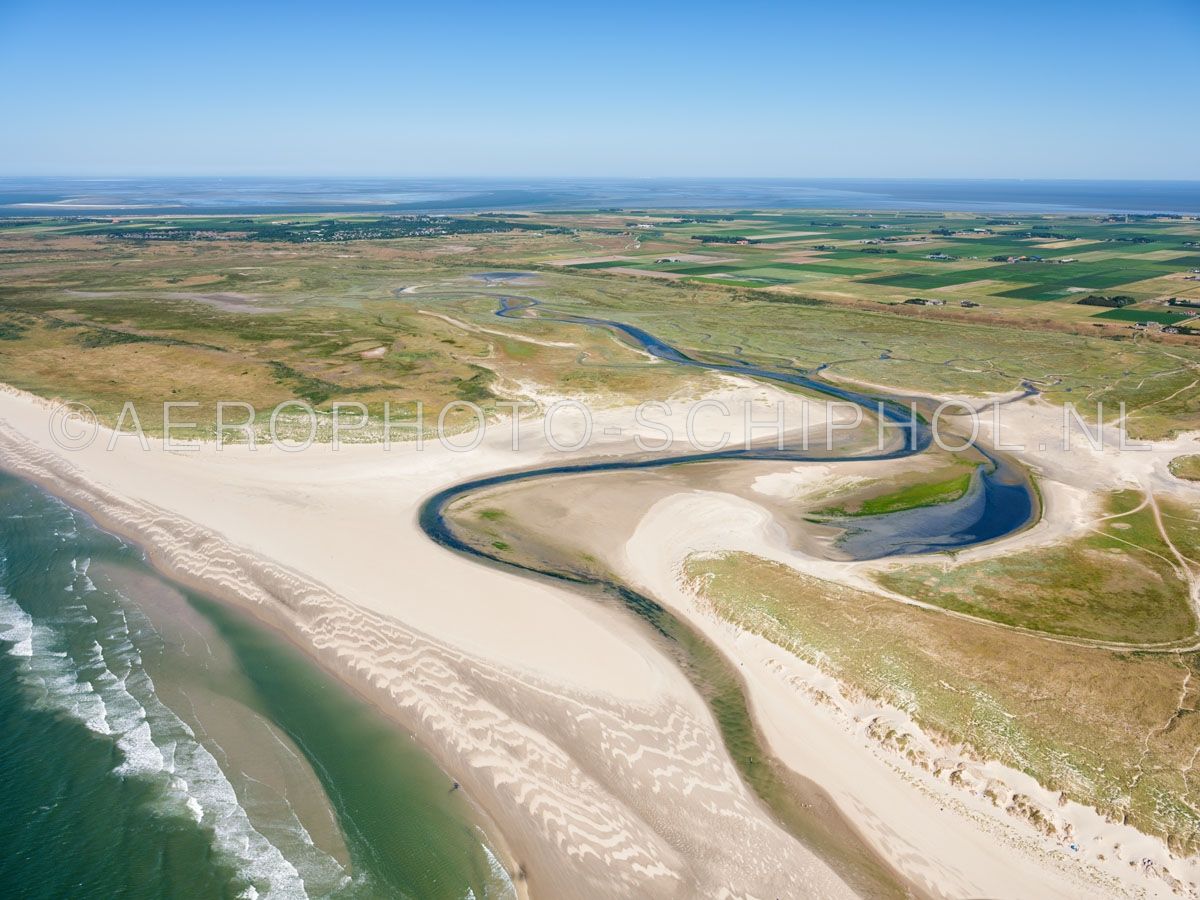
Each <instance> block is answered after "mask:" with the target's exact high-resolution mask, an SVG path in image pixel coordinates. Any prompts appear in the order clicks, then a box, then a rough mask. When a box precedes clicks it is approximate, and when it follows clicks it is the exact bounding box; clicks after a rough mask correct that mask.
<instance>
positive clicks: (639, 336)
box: [418, 294, 1040, 897]
mask: <svg viewBox="0 0 1200 900" xmlns="http://www.w3.org/2000/svg"><path fill="white" fill-rule="evenodd" d="M459 296H461V294H460V295H459ZM485 296H488V297H491V298H493V299H496V295H495V294H487V295H485ZM498 299H499V301H500V305H499V308H498V309H497V310H496V315H497V316H499V317H501V318H505V319H522V318H526V317H528V316H531V315H532V314H533V310H534V307H537V306H540V303H539V301H537V300H536V299H534V298H531V297H518V296H512V295H506V296H502V297H499V298H498ZM544 309H545V308H544V307H543V308H542V309H539V310H538V311H537V317H538V319H539V320H540V321H551V322H557V323H561V324H568V325H579V326H582V327H592V328H602V329H606V330H608V331H610V332H613V333H615V334H617V335H618V336H619V337H621V338H622V339H624V340H626V341H628V342H629V343H631V344H633V345H634V346H636V347H637V348H639V349H641V350H644V351H645V352H647V353H649V354H650V355H651V356H653V357H655V358H657V359H661V360H664V361H666V362H671V363H675V364H677V365H681V366H688V367H695V368H700V369H706V370H708V371H714V372H722V373H727V374H733V375H738V376H742V377H750V378H757V379H764V380H767V381H773V382H776V383H781V384H784V385H789V386H791V387H795V388H800V389H803V390H808V391H812V392H815V393H817V394H820V395H822V396H824V397H828V398H830V399H831V400H836V401H840V402H843V403H850V404H854V405H856V406H858V407H860V408H861V409H862V410H863V411H864V413H871V414H874V415H877V416H879V417H880V418H881V419H882V420H884V421H886V423H887V424H888V425H889V426H890V427H891V428H892V429H893V430H894V432H895V433H896V434H898V435H902V436H903V437H902V439H900V440H899V441H894V442H893V443H894V446H892V447H890V448H889V449H881V450H879V451H877V452H874V453H867V454H841V455H839V454H837V453H835V452H834V451H833V449H832V448H826V449H825V450H810V449H798V448H794V447H787V448H785V449H782V450H780V449H777V448H759V447H742V448H732V449H723V450H719V451H713V452H705V453H688V454H681V455H674V456H670V455H663V456H644V457H638V458H631V459H620V460H612V459H604V460H598V461H592V462H583V463H573V464H564V465H551V466H542V467H538V468H534V469H528V470H524V471H515V472H504V473H500V474H496V475H490V476H487V477H483V478H476V479H472V480H469V481H465V482H462V483H460V484H457V485H453V486H451V487H448V488H445V489H443V490H441V491H439V492H437V493H435V494H433V495H432V496H431V497H429V498H428V499H427V500H426V501H425V502H424V503H423V504H422V506H421V509H420V511H419V513H418V520H419V523H420V526H421V528H422V529H423V530H424V532H425V533H426V534H427V535H428V536H429V538H430V539H431V540H433V541H435V542H436V543H438V544H440V545H442V546H443V547H447V548H449V549H451V550H454V551H456V552H459V553H463V554H466V555H468V556H471V557H473V558H475V559H477V560H479V561H480V562H482V563H484V564H487V565H494V566H500V567H503V568H505V569H508V570H510V571H512V570H516V571H519V572H521V573H523V574H525V575H527V576H530V577H535V578H542V579H550V580H553V581H557V582H560V583H563V582H565V583H568V584H570V585H572V586H574V587H576V588H577V589H580V590H583V591H584V592H586V593H588V594H589V595H592V596H596V597H599V598H601V599H605V600H607V601H608V602H614V603H617V604H619V605H620V606H621V607H623V608H624V609H626V610H628V611H630V612H632V613H633V614H635V615H636V616H637V617H638V618H640V619H641V620H642V621H643V622H645V623H646V624H647V625H648V626H649V627H650V628H652V629H653V632H654V634H655V635H656V639H657V640H658V641H659V642H660V644H661V645H662V647H663V649H664V650H665V651H666V652H667V653H668V654H669V655H670V656H671V657H672V658H674V659H675V660H676V661H677V662H678V664H679V665H680V666H681V668H682V669H683V670H684V671H685V672H686V674H687V675H688V677H689V678H690V679H691V681H692V682H693V684H694V685H695V686H696V688H697V689H698V691H699V692H700V693H701V695H702V696H703V697H704V698H705V699H706V701H707V702H708V704H709V707H710V709H711V710H712V713H713V716H714V718H715V719H716V721H717V724H718V726H719V728H720V730H721V734H722V737H723V739H724V741H725V744H726V747H727V749H728V751H729V753H730V756H731V757H732V759H733V761H734V762H735V764H736V765H737V767H738V769H739V771H740V773H741V775H742V777H743V778H744V779H745V781H746V782H747V784H748V785H749V786H750V787H751V788H752V789H753V790H754V791H755V792H756V794H757V795H758V796H759V797H760V798H761V799H762V800H763V802H764V803H765V804H766V805H767V807H768V808H769V809H770V810H771V811H772V812H773V813H774V815H775V817H776V819H777V820H778V821H779V822H780V824H781V825H782V826H783V827H784V828H786V829H787V830H788V831H789V832H790V833H792V834H793V835H794V836H796V837H797V838H798V839H800V840H801V841H802V842H804V843H805V844H807V845H808V846H809V847H810V848H812V849H813V850H814V851H815V852H817V853H818V854H819V855H821V856H822V857H823V858H824V859H825V860H826V861H827V862H829V863H830V864H831V865H832V866H833V867H834V868H835V869H836V870H837V871H838V872H839V874H841V875H842V877H843V878H845V879H846V880H847V882H848V883H849V884H850V885H851V886H852V887H854V888H855V889H856V890H858V891H859V892H860V893H862V894H863V895H865V896H875V897H883V896H905V895H912V893H913V892H914V890H915V886H914V885H911V884H907V883H905V882H904V881H903V879H902V878H901V877H900V876H899V875H898V874H897V873H896V872H895V871H894V870H893V869H892V868H891V867H890V866H889V865H888V864H887V863H886V862H885V861H884V860H883V859H882V858H881V857H879V856H878V855H877V854H876V853H875V852H874V850H873V849H872V848H870V847H869V846H868V845H867V844H866V842H865V841H864V840H863V839H862V838H861V836H860V835H859V834H858V833H857V832H856V831H855V830H854V829H853V827H852V826H851V825H850V824H849V823H848V822H847V821H846V820H845V819H844V818H843V817H842V816H841V814H840V813H839V811H838V810H837V807H836V805H835V804H834V803H833V801H832V799H831V798H829V797H828V795H827V794H825V793H824V791H822V790H821V789H820V788H819V787H818V786H817V785H815V784H814V783H812V782H810V781H808V780H807V779H804V778H801V777H800V776H798V775H797V774H796V773H794V772H792V771H791V770H790V769H788V768H787V767H786V766H784V765H783V764H781V763H780V762H779V761H777V760H776V759H774V758H773V757H772V756H771V754H770V753H769V751H768V750H767V749H766V742H765V740H764V739H763V737H762V735H761V733H760V731H759V729H758V727H757V725H756V723H755V721H754V717H753V714H752V712H751V710H750V708H749V706H748V702H747V698H746V694H745V690H744V685H743V683H742V680H741V676H740V675H739V674H738V673H737V671H736V669H735V667H734V666H733V665H732V664H731V663H730V662H729V661H728V660H727V659H726V658H725V657H724V656H723V655H722V654H721V653H720V652H719V651H718V650H717V649H716V647H715V646H713V645H712V644H711V643H710V642H709V641H708V639H707V638H705V637H703V636H702V635H701V634H700V633H699V632H698V631H697V630H696V629H694V628H693V627H692V626H690V625H688V624H687V623H686V622H684V621H683V620H681V619H680V618H679V617H677V616H675V615H673V614H672V613H671V612H670V611H668V610H667V609H666V608H664V607H663V606H662V605H661V604H659V603H657V602H656V601H655V600H653V599H652V598H650V597H648V596H645V595H643V594H640V593H638V592H636V591H634V590H632V589H630V588H629V587H628V586H626V585H623V584H620V583H618V582H616V581H612V580H607V579H604V578H600V577H597V576H595V575H593V574H590V573H584V572H581V571H569V570H565V569H559V568H553V567H551V566H549V565H535V564H532V563H521V562H516V561H514V560H511V559H504V558H502V557H501V556H499V555H497V554H495V553H492V552H489V549H485V548H483V547H480V546H477V545H475V544H473V543H471V542H470V541H469V540H468V539H466V538H465V537H463V536H461V535H459V534H458V533H456V532H455V530H454V528H453V526H452V525H451V524H450V522H449V521H448V520H447V518H446V513H447V510H448V508H449V506H450V505H451V504H452V503H454V502H455V501H458V500H462V499H464V498H467V497H468V496H469V495H471V494H474V493H475V492H478V491H482V490H486V489H490V488H495V487H498V486H501V485H506V484H512V483H514V482H526V481H530V480H533V479H546V478H556V477H559V476H566V475H577V474H582V473H588V472H617V471H631V470H640V469H656V468H663V467H667V466H681V465H691V464H698V463H704V462H711V461H715V460H773V461H794V462H817V461H821V462H837V461H850V460H853V461H860V462H861V461H872V460H874V461H885V460H890V459H900V458H903V457H907V456H911V455H914V454H917V453H921V452H923V451H925V450H927V449H928V448H929V447H930V446H931V444H932V441H933V433H932V430H931V428H930V426H929V424H928V422H927V420H926V419H925V418H924V417H922V416H920V415H914V407H913V406H911V405H905V404H904V403H903V402H901V399H900V398H895V397H883V396H873V395H870V394H867V393H863V392H860V391H856V390H853V389H850V388H846V387H842V386H840V385H835V384H831V383H829V382H827V381H825V380H822V379H819V378H815V377H813V376H812V375H811V374H808V373H805V372H803V371H800V370H795V369H782V368H780V369H773V368H767V367H765V366H760V365H755V364H752V363H749V362H746V361H743V360H741V359H740V358H737V357H730V356H725V357H724V359H726V360H732V361H729V362H707V361H704V360H701V359H698V358H696V357H693V356H689V355H688V354H686V353H684V352H683V351H681V350H679V349H677V348H675V347H673V346H671V345H670V344H668V343H666V342H664V341H662V340H661V339H659V338H657V337H656V336H654V335H652V334H650V333H649V332H647V331H645V330H644V329H642V328H639V327H637V326H634V325H630V324H627V323H623V322H617V321H610V320H606V319H598V318H590V317H585V316H576V315H569V314H560V313H553V314H549V313H546V312H545V311H544ZM976 450H978V452H980V453H981V454H982V455H983V456H984V457H985V458H986V460H987V464H986V465H981V466H980V467H979V468H978V469H977V471H976V474H975V476H974V477H973V479H972V482H971V486H970V489H969V490H968V491H967V492H966V493H965V494H964V495H963V496H962V497H961V498H959V499H958V500H955V501H953V502H951V503H946V504H941V505H937V506H928V507H922V508H916V509H909V510H904V511H901V512H894V513H889V514H884V515H876V516H862V517H856V518H854V519H853V520H852V521H849V520H847V521H843V522H840V523H836V524H840V525H841V526H842V527H844V528H845V529H846V532H845V534H844V536H843V538H842V539H841V541H840V542H839V549H840V550H841V551H842V552H844V553H847V554H848V555H850V556H851V558H853V559H877V558H881V557H885V556H892V555H897V554H914V553H931V552H938V551H945V550H953V549H962V548H966V547H971V546H974V545H977V544H979V543H982V542H985V541H991V540H995V539H998V538H1001V537H1004V536H1005V535H1008V534H1011V533H1013V532H1015V531H1018V530H1020V529H1022V528H1024V527H1026V526H1028V525H1029V524H1031V523H1032V522H1034V521H1035V520H1036V519H1037V517H1038V515H1039V514H1040V507H1039V502H1038V498H1037V494H1036V491H1035V490H1034V488H1033V485H1032V484H1031V482H1030V481H1029V479H1028V477H1027V476H1026V475H1025V473H1024V472H1023V471H1022V470H1021V469H1020V468H1019V467H1018V466H1017V465H1016V464H1015V463H1014V462H1012V461H1010V460H1008V459H1006V458H1005V457H1003V456H1002V455H1000V454H997V453H995V452H993V451H992V450H990V449H989V448H986V447H979V446H978V445H977V446H976ZM917 893H920V892H919V891H917Z"/></svg>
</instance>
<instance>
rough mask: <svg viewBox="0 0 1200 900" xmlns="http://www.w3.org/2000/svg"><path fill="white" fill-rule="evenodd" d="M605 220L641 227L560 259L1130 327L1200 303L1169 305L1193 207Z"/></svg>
mask: <svg viewBox="0 0 1200 900" xmlns="http://www.w3.org/2000/svg"><path fill="white" fill-rule="evenodd" d="M545 221H546V222H547V223H549V222H553V221H556V220H555V219H553V218H547V219H545ZM569 221H570V222H571V223H572V224H575V225H579V224H580V223H581V222H582V221H585V220H583V219H580V218H578V217H576V218H574V219H572V220H569ZM601 221H602V222H603V224H604V225H606V226H607V227H611V228H619V227H624V228H626V229H627V231H628V233H629V234H630V236H631V238H632V240H633V244H631V246H630V248H629V250H628V251H627V252H625V253H623V254H620V257H619V258H617V259H604V260H599V261H592V260H588V259H571V260H565V261H564V260H551V262H554V263H555V264H558V265H563V266H566V267H570V268H575V269H583V270H588V269H598V270H600V271H605V270H611V272H612V274H615V275H620V276H625V277H630V276H631V275H637V274H641V275H644V276H652V277H659V278H669V279H686V280H690V281H696V282H700V283H715V284H721V285H725V286H731V287H743V288H745V287H754V288H758V289H763V290H771V291H773V292H777V293H780V294H796V293H802V294H803V295H804V296H809V297H814V298H820V299H826V300H833V301H839V300H855V301H859V302H863V303H869V304H897V303H905V302H909V303H910V305H918V304H915V303H913V301H916V300H921V301H926V302H927V303H929V304H930V305H929V306H925V307H923V308H926V309H930V310H934V309H938V310H941V311H942V312H949V311H951V310H969V311H971V315H973V316H975V317H976V318H984V317H989V316H996V315H1001V316H1006V317H1014V316H1015V317H1021V316H1023V315H1029V316H1033V317H1035V318H1038V319H1049V320H1052V321H1056V322H1064V323H1075V324H1086V325H1089V326H1095V327H1104V326H1107V325H1109V324H1110V320H1116V321H1117V322H1120V323H1123V324H1124V327H1126V328H1134V327H1136V325H1137V324H1138V323H1150V324H1151V325H1164V326H1177V327H1179V328H1180V329H1181V330H1183V329H1187V328H1188V327H1189V326H1188V324H1187V323H1188V321H1189V319H1190V318H1192V315H1193V313H1194V312H1200V307H1198V308H1196V309H1195V310H1193V309H1191V308H1189V307H1182V306H1181V307H1178V308H1173V307H1172V308H1168V307H1167V302H1168V301H1169V300H1171V299H1176V300H1179V301H1183V302H1185V303H1186V302H1187V301H1189V300H1194V301H1196V302H1200V223H1198V222H1197V221H1195V219H1194V218H1186V217H1173V218H1170V217H1136V216H1130V217H1125V216H1120V217H1117V216H1096V217H1067V216H1048V215H1031V216H1025V217H1020V218H1012V217H991V216H968V215H962V214H952V213H945V214H940V213H922V214H902V213H880V212H874V213H872V212H859V213H853V212H852V213H846V212H844V211H843V212H840V213H833V212H830V213H803V214H795V213H771V212H739V213H735V214H730V215H720V214H712V215H704V214H687V213H681V214H678V215H659V214H645V215H641V216H634V215H626V216H623V217H619V218H618V217H608V218H605V219H602V220H601ZM706 256H707V257H708V259H705V258H704V257H706ZM1110 293H1111V294H1116V293H1119V294H1121V295H1125V296H1128V297H1130V298H1131V300H1132V301H1133V305H1132V307H1131V308H1128V309H1124V310H1121V311H1120V312H1119V313H1117V314H1114V313H1113V312H1111V311H1105V310H1104V309H1102V308H1097V307H1096V306H1092V305H1087V304H1081V303H1079V301H1081V300H1083V299H1085V298H1087V297H1093V296H1096V295H1100V296H1104V295H1105V294H1110ZM964 303H966V304H978V306H972V305H964ZM943 304H944V309H943V308H942V306H941V305H943ZM1195 328H1196V330H1200V323H1197V325H1196V326H1195Z"/></svg>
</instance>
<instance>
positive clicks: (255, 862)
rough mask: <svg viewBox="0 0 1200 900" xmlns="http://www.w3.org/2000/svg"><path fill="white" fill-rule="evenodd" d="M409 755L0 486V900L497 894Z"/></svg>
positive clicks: (242, 617) (206, 610) (210, 604)
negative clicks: (1, 898) (18, 898)
mask: <svg viewBox="0 0 1200 900" xmlns="http://www.w3.org/2000/svg"><path fill="white" fill-rule="evenodd" d="M479 821H480V820H479V817H478V815H477V814H476V812H475V811H474V809H473V808H472V806H471V805H470V801H469V799H468V798H467V797H465V796H464V795H463V791H462V790H461V789H456V786H455V783H454V781H453V780H452V778H451V776H450V775H448V774H447V773H445V772H442V771H440V770H439V769H438V768H437V766H436V765H434V763H433V762H432V761H431V759H430V758H429V757H428V756H427V755H426V754H425V753H424V752H423V751H422V750H421V749H420V747H419V746H418V745H417V744H416V742H415V741H414V739H413V737H412V736H411V735H409V734H407V733H406V732H404V731H403V729H401V728H400V727H398V726H397V725H395V724H393V723H392V722H391V721H390V720H388V719H387V718H386V717H385V716H384V715H383V714H382V713H381V712H380V711H379V710H377V709H376V708H375V707H374V706H372V705H371V704H369V703H368V702H366V701H365V700H362V699H360V698H359V697H357V696H356V695H354V694H353V693H352V692H351V691H350V690H349V689H348V688H346V687H345V686H344V685H343V684H342V683H341V682H340V681H338V680H337V679H335V678H333V677H332V676H330V675H329V674H327V673H326V672H325V671H324V670H322V669H321V668H319V667H318V666H317V665H316V664H315V663H313V662H311V661H310V660H309V658H308V657H306V656H305V655H304V654H303V653H302V652H301V651H300V650H298V649H297V648H295V647H293V646H292V645H291V644H290V643H289V642H288V641H287V640H286V638H284V637H283V636H282V635H280V634H277V633H275V632H274V631H273V630H272V629H270V628H268V627H266V626H264V625H262V624H260V623H258V622H257V621H255V620H254V619H252V618H251V617H250V616H248V615H246V614H244V613H242V612H240V611H238V610H236V609H233V608H231V607H230V606H228V605H227V604H224V603H220V602H216V601H214V600H212V599H210V598H206V597H204V596H201V595H199V594H196V593H194V592H190V591H188V590H185V589H183V588H182V587H180V586H178V585H176V584H174V583H172V582H171V581H169V580H167V579H165V578H164V577H162V576H161V575H159V574H158V573H157V572H156V571H155V570H154V569H153V568H151V566H150V565H149V564H148V563H147V562H146V560H145V558H144V556H143V554H142V553H141V552H140V551H139V550H138V549H137V548H136V547H134V546H132V545H130V544H128V543H126V542H125V541H123V540H121V539H120V538H118V537H115V536H113V535H111V534H108V533H106V532H105V531H103V530H101V529H100V528H99V527H97V526H96V525H95V524H94V523H93V522H92V521H91V520H89V519H88V517H86V516H85V515H83V514H82V513H80V512H78V511H76V510H73V509H72V508H70V507H69V506H67V505H65V504H63V503H62V502H60V501H59V500H57V499H55V498H54V497H52V496H50V495H49V494H47V493H45V492H44V491H42V490H41V489H40V488H38V487H36V486H34V485H32V484H30V483H28V482H26V481H24V480H21V479H19V478H15V477H12V476H9V475H0V848H3V850H2V852H0V896H3V897H13V898H17V897H20V898H47V900H49V898H67V897H69V898H111V897H122V898H162V897H170V898H206V900H207V898H245V900H253V898H303V897H334V898H381V897H389V898H392V897H401V898H404V897H411V898H447V900H450V898H453V900H466V898H470V900H483V898H510V897H515V890H514V887H513V884H512V882H511V880H510V879H509V876H508V875H507V874H506V872H505V870H504V867H503V866H502V865H501V864H500V862H499V859H498V856H497V854H496V852H495V850H494V849H493V847H492V845H491V844H490V843H489V841H488V838H487V835H486V834H485V832H484V831H483V829H482V828H481V827H480V824H479Z"/></svg>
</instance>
